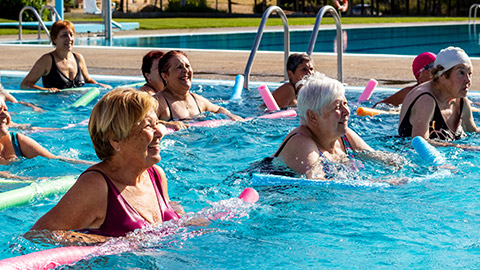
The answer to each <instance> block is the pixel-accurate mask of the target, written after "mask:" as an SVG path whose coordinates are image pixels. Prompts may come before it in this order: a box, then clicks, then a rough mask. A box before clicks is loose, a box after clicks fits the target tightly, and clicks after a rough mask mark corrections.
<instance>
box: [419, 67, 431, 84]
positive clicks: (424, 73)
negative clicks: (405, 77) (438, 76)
mask: <svg viewBox="0 0 480 270" xmlns="http://www.w3.org/2000/svg"><path fill="white" fill-rule="evenodd" d="M432 67H433V62H432V63H430V64H428V65H425V66H424V67H423V68H422V70H421V71H420V73H419V74H418V78H417V82H418V83H419V84H420V83H424V82H427V81H430V80H431V79H432V73H430V70H431V69H432Z"/></svg>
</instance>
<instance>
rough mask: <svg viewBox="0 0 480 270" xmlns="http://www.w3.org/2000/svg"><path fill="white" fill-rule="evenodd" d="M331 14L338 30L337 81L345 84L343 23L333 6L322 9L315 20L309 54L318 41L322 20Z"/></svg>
mask: <svg viewBox="0 0 480 270" xmlns="http://www.w3.org/2000/svg"><path fill="white" fill-rule="evenodd" d="M327 12H330V14H332V16H333V19H334V20H335V25H336V28H337V80H338V81H340V82H341V83H343V34H342V22H341V21H340V15H338V12H337V11H336V10H335V8H333V7H332V6H329V5H327V6H324V7H322V8H321V9H320V10H319V11H318V13H317V18H316V19H315V26H314V27H313V31H312V36H311V37H310V43H309V44H308V49H307V54H308V55H312V52H313V47H314V46H315V42H316V41H317V36H318V29H319V28H320V24H321V23H322V18H323V16H324V15H325V13H327Z"/></svg>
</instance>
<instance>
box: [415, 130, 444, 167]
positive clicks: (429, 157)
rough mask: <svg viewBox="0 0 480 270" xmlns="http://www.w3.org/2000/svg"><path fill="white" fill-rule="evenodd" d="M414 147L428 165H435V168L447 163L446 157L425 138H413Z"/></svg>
mask: <svg viewBox="0 0 480 270" xmlns="http://www.w3.org/2000/svg"><path fill="white" fill-rule="evenodd" d="M412 146H413V148H414V149H415V151H417V153H418V154H419V155H420V156H421V157H422V158H423V159H424V160H425V161H426V162H427V163H433V164H434V165H435V166H440V165H443V164H445V163H446V160H445V157H443V155H442V154H441V153H440V152H439V151H438V150H437V149H435V147H433V146H432V145H431V144H429V143H428V142H427V141H426V140H425V139H424V138H423V137H420V136H417V137H415V138H413V139H412Z"/></svg>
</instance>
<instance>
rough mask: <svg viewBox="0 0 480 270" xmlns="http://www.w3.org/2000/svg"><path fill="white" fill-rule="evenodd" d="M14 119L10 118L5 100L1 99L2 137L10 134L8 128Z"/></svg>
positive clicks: (0, 133)
mask: <svg viewBox="0 0 480 270" xmlns="http://www.w3.org/2000/svg"><path fill="white" fill-rule="evenodd" d="M11 121H12V118H11V117H10V113H9V112H8V107H7V105H6V104H5V100H4V99H3V98H0V135H1V136H5V135H7V134H8V127H9V126H10V122H11Z"/></svg>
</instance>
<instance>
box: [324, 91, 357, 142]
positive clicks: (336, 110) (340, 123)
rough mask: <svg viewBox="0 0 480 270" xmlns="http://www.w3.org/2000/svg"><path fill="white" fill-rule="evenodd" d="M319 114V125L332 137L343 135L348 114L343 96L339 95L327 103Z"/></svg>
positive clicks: (345, 131) (348, 110)
mask: <svg viewBox="0 0 480 270" xmlns="http://www.w3.org/2000/svg"><path fill="white" fill-rule="evenodd" d="M319 116H320V117H319V127H321V128H322V129H324V130H326V131H328V132H329V133H331V134H332V137H340V136H343V135H345V134H346V133H347V125H348V117H349V116H350V109H349V108H348V103H347V99H346V98H345V96H342V97H339V98H337V99H335V100H334V101H333V102H332V103H330V104H329V105H327V106H326V107H325V108H324V109H323V111H322V113H321V114H319Z"/></svg>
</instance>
